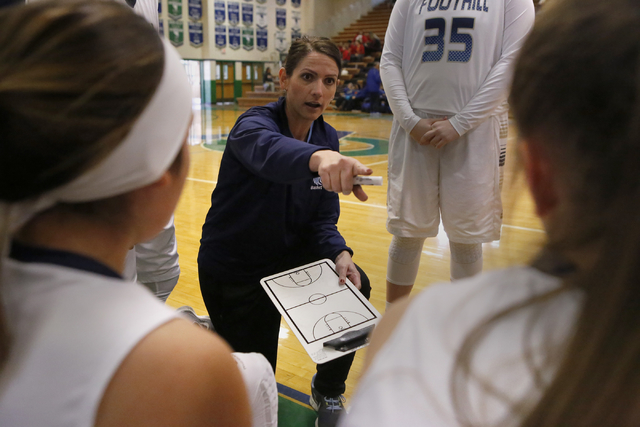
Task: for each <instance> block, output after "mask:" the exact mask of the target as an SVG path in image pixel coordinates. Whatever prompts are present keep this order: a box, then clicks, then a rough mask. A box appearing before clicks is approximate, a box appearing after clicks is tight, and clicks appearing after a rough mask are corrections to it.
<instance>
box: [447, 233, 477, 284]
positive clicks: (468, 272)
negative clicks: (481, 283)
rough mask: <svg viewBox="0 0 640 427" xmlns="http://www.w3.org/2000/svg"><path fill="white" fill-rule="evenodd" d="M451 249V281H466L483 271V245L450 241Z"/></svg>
mask: <svg viewBox="0 0 640 427" xmlns="http://www.w3.org/2000/svg"><path fill="white" fill-rule="evenodd" d="M449 248H451V266H450V272H451V280H452V281H453V280H459V279H464V278H465V277H471V276H474V275H476V274H478V273H480V272H481V271H482V243H474V244H466V243H454V242H451V241H449Z"/></svg>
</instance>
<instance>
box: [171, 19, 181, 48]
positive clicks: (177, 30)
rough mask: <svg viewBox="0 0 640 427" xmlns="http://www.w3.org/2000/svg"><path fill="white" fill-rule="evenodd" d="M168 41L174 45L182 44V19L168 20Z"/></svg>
mask: <svg viewBox="0 0 640 427" xmlns="http://www.w3.org/2000/svg"><path fill="white" fill-rule="evenodd" d="M169 41H170V42H171V44H172V45H174V46H176V47H177V46H182V43H183V42H184V30H183V29H182V21H169Z"/></svg>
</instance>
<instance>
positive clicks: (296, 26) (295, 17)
mask: <svg viewBox="0 0 640 427" xmlns="http://www.w3.org/2000/svg"><path fill="white" fill-rule="evenodd" d="M291 20H292V21H293V22H292V23H291V29H292V30H297V31H300V21H302V16H301V15H300V11H299V10H292V11H291Z"/></svg>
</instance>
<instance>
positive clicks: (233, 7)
mask: <svg viewBox="0 0 640 427" xmlns="http://www.w3.org/2000/svg"><path fill="white" fill-rule="evenodd" d="M227 11H228V13H229V25H233V26H236V25H238V24H239V23H240V3H237V2H229V3H228V4H227Z"/></svg>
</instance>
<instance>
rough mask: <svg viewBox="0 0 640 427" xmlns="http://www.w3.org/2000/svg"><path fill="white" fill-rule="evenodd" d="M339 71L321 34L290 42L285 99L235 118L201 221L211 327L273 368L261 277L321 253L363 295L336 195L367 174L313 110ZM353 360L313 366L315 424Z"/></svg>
mask: <svg viewBox="0 0 640 427" xmlns="http://www.w3.org/2000/svg"><path fill="white" fill-rule="evenodd" d="M340 68H341V58H340V51H339V50H338V48H337V47H336V46H335V44H333V43H332V42H331V41H329V40H328V39H320V38H306V37H303V38H302V39H299V40H297V41H295V42H294V43H293V44H292V45H291V48H290V49H289V53H288V56H287V60H286V65H285V67H284V68H283V69H281V70H280V85H281V87H282V88H283V89H284V93H285V96H284V97H282V98H280V100H278V101H277V102H274V103H271V104H268V105H266V106H264V107H254V108H251V109H250V110H248V111H247V112H246V113H244V114H243V115H242V116H240V118H239V119H238V121H237V122H236V124H235V126H234V127H233V129H232V130H231V132H230V134H229V138H228V140H227V146H226V148H225V151H224V154H223V156H222V162H221V165H220V175H219V177H218V184H217V185H216V188H215V190H214V191H213V194H212V196H211V208H210V209H209V213H208V214H207V218H206V221H205V224H204V226H203V228H202V240H201V241H200V242H201V246H200V252H199V255H198V271H199V276H200V287H201V290H202V296H203V298H204V301H205V304H206V306H207V310H208V311H209V315H210V316H211V321H212V322H213V325H214V327H215V329H216V331H217V332H218V333H219V334H220V335H221V336H222V337H224V338H225V339H226V340H227V341H228V342H229V344H231V346H232V347H233V348H234V349H235V351H243V352H244V351H256V352H260V353H262V354H264V355H265V356H266V357H267V359H268V360H269V361H270V362H271V364H272V366H273V368H274V371H275V366H276V358H277V352H278V332H279V329H280V314H279V312H278V310H277V309H276V308H275V307H274V305H273V303H272V302H271V300H270V299H269V297H268V296H267V294H266V292H264V290H263V289H262V287H261V285H260V279H261V278H263V277H265V276H269V275H271V274H275V273H278V272H280V271H284V270H287V269H290V268H294V267H298V266H300V265H303V264H306V263H309V262H312V261H316V260H318V259H321V258H329V259H331V260H333V261H335V264H336V269H337V271H338V273H339V275H340V280H341V281H342V282H344V280H345V278H346V277H348V278H349V279H350V280H351V281H352V282H353V283H354V284H355V285H356V286H357V287H358V288H360V290H361V292H362V293H363V294H364V295H365V296H366V297H367V298H368V297H369V293H370V285H369V281H368V279H367V277H366V275H365V274H364V273H363V271H362V270H361V269H360V268H359V267H357V266H356V265H355V264H354V263H353V261H352V259H351V256H352V254H353V252H352V250H351V249H350V248H349V247H347V245H346V243H345V240H344V238H343V237H342V236H341V235H340V233H339V232H338V229H337V227H336V223H337V221H338V216H339V214H340V211H339V209H340V207H339V203H338V194H337V193H343V194H349V193H351V192H352V191H353V193H354V194H355V196H356V197H357V198H358V199H360V200H366V198H367V196H366V194H365V193H364V191H362V189H361V188H360V187H359V186H354V185H353V177H354V176H355V175H368V174H370V173H371V170H370V169H369V168H367V167H365V166H363V165H362V164H361V163H360V162H358V161H357V160H355V159H352V158H349V157H345V156H342V155H341V154H339V153H338V137H337V134H336V131H335V129H333V128H332V127H331V126H329V125H328V124H327V123H325V121H324V119H323V117H322V112H323V111H324V110H325V108H326V107H327V105H328V104H329V102H330V101H331V100H332V99H333V96H334V95H335V91H336V86H337V84H338V78H339V76H340ZM319 178H320V179H321V180H320V179H319ZM353 357H354V355H353V354H351V355H347V356H345V357H342V358H340V359H336V360H335V361H333V362H329V363H326V364H323V365H318V368H317V369H318V372H317V375H316V377H315V380H314V382H313V383H312V392H313V393H312V403H313V405H314V407H315V408H316V409H318V412H319V419H318V422H319V425H320V426H328V425H334V423H335V420H336V419H337V416H338V415H339V413H340V412H341V411H342V408H343V406H342V398H341V394H342V393H343V392H344V390H345V380H346V378H347V375H348V373H349V368H350V366H351V362H352V361H353Z"/></svg>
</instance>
